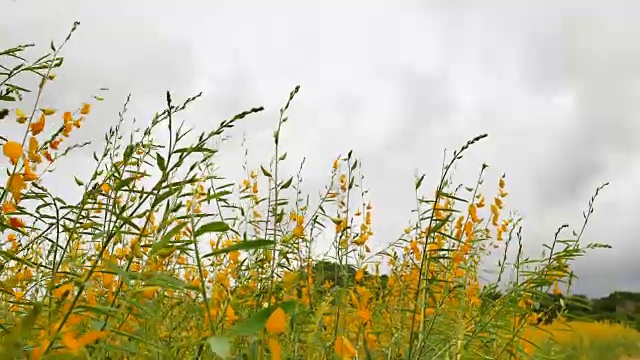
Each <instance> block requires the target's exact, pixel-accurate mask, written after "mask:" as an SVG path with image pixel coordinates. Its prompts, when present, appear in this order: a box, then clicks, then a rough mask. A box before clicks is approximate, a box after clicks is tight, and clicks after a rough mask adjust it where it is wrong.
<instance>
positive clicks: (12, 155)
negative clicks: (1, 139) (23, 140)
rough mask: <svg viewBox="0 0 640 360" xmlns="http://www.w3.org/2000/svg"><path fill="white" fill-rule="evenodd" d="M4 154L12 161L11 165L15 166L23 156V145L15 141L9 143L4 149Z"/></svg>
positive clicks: (5, 144)
mask: <svg viewBox="0 0 640 360" xmlns="http://www.w3.org/2000/svg"><path fill="white" fill-rule="evenodd" d="M2 152H3V153H4V155H5V156H6V157H8V158H9V159H10V160H11V163H13V164H15V163H16V161H18V159H20V157H21V156H22V145H20V143H18V142H15V141H7V142H6V143H4V146H3V147H2Z"/></svg>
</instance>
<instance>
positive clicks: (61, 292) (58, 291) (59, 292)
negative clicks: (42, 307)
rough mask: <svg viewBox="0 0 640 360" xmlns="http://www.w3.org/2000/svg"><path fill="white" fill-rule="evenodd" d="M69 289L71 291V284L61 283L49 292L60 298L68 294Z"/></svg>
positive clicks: (69, 292)
mask: <svg viewBox="0 0 640 360" xmlns="http://www.w3.org/2000/svg"><path fill="white" fill-rule="evenodd" d="M71 291H73V284H72V283H66V284H64V285H61V286H59V287H57V288H55V289H54V290H53V291H52V293H51V294H52V295H53V297H55V298H57V299H62V298H64V297H67V296H69V295H70V294H71Z"/></svg>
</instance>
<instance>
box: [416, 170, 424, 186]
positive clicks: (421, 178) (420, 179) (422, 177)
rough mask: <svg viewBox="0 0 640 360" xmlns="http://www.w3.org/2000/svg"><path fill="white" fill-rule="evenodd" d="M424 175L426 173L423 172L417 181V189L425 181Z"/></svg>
mask: <svg viewBox="0 0 640 360" xmlns="http://www.w3.org/2000/svg"><path fill="white" fill-rule="evenodd" d="M424 176H425V174H422V176H420V178H419V179H418V181H416V190H418V189H419V188H420V185H422V181H424Z"/></svg>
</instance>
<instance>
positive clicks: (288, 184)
mask: <svg viewBox="0 0 640 360" xmlns="http://www.w3.org/2000/svg"><path fill="white" fill-rule="evenodd" d="M292 182H293V176H292V177H290V178H289V180H287V182H285V183H284V184H282V186H280V189H287V188H289V186H291V183H292Z"/></svg>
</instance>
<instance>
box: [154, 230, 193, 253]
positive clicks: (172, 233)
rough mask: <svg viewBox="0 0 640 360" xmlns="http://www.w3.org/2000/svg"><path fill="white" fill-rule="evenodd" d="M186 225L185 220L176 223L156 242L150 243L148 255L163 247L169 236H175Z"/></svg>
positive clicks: (169, 238)
mask: <svg viewBox="0 0 640 360" xmlns="http://www.w3.org/2000/svg"><path fill="white" fill-rule="evenodd" d="M185 226H187V223H186V222H183V223H181V224H178V225H176V226H175V227H174V228H173V229H171V230H169V231H167V233H166V234H164V236H163V237H162V239H161V240H160V241H158V242H155V243H153V245H151V251H150V252H149V256H151V255H153V254H155V253H156V252H157V251H158V250H160V249H162V248H163V247H165V246H166V245H167V244H169V242H170V241H171V238H173V237H174V236H176V235H177V234H178V233H179V232H180V231H181V230H182V229H184V227H185Z"/></svg>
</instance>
